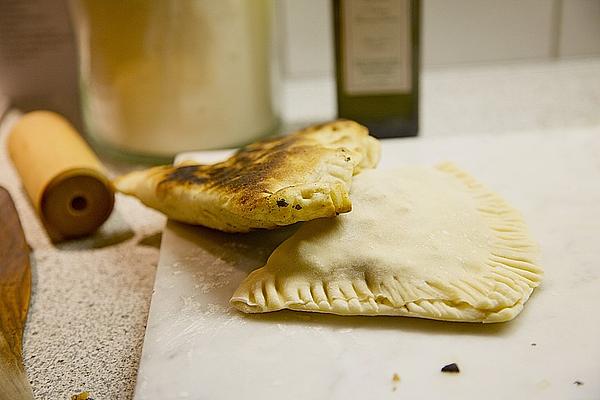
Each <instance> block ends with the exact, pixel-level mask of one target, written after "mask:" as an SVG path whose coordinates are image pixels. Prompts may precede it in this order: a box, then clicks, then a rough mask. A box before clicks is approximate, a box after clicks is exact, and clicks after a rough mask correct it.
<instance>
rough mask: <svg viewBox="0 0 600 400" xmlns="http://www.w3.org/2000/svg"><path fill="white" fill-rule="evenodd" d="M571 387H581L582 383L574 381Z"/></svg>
mask: <svg viewBox="0 0 600 400" xmlns="http://www.w3.org/2000/svg"><path fill="white" fill-rule="evenodd" d="M573 385H576V386H581V385H583V382H582V381H575V382H573Z"/></svg>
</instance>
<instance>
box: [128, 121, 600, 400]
mask: <svg viewBox="0 0 600 400" xmlns="http://www.w3.org/2000/svg"><path fill="white" fill-rule="evenodd" d="M207 156H211V154H207V153H193V154H186V155H183V156H182V157H181V158H180V159H198V160H206V157H207ZM444 160H451V161H454V162H455V163H456V164H457V165H458V166H460V167H462V168H464V169H466V170H467V171H469V172H471V173H472V174H473V175H474V176H475V177H476V178H478V179H479V180H480V181H481V182H484V183H485V184H486V185H487V186H488V187H490V188H492V189H494V190H495V191H497V192H498V193H500V194H501V195H502V196H503V197H505V198H506V199H507V200H508V201H510V203H512V204H513V205H514V206H516V207H517V208H518V209H520V210H521V211H522V213H523V215H524V216H525V219H526V221H527V222H528V223H529V225H530V228H531V231H532V233H533V235H534V237H535V238H536V239H537V241H538V242H539V244H540V246H541V251H542V258H541V262H542V264H543V266H544V267H545V269H546V276H545V279H544V282H543V284H542V286H541V287H540V288H538V289H537V290H536V291H535V292H534V294H533V296H532V297H531V299H530V300H529V302H528V303H527V304H526V306H525V309H524V311H523V313H522V314H521V315H520V316H519V317H517V318H516V319H515V320H513V321H511V322H508V323H503V324H491V325H483V324H461V323H445V322H437V321H427V320H420V319H412V318H400V317H340V316H329V315H320V314H308V313H300V312H277V313H272V314H268V315H251V316H246V315H243V314H241V313H239V312H237V311H235V310H234V309H231V308H230V307H229V305H228V300H229V298H230V296H231V294H232V293H233V291H234V290H235V288H236V287H237V285H238V283H239V282H240V281H241V280H242V279H243V278H244V277H245V276H246V275H247V274H248V272H249V271H251V270H252V269H254V268H256V267H259V266H261V265H262V263H263V262H264V261H265V260H266V258H267V257H268V255H269V253H270V251H271V250H272V249H273V248H274V247H275V245H276V244H277V243H278V241H281V240H282V239H283V238H284V237H285V235H286V234H288V233H289V232H287V231H286V230H283V231H275V232H256V233H252V234H246V235H241V234H240V235H232V234H224V233H219V232H215V231H211V230H209V229H204V228H200V227H191V226H186V225H183V224H179V223H175V222H168V224H167V226H166V228H165V231H164V234H163V241H162V248H161V256H160V261H159V265H158V270H157V274H156V283H155V291H154V295H153V298H152V305H151V309H150V316H149V320H148V327H147V332H146V338H145V343H144V349H143V354H142V359H141V364H140V369H139V376H138V383H137V388H136V397H135V398H136V399H138V400H150V399H151V400H169V399H238V398H244V399H258V398H260V399H263V400H267V399H360V398H366V399H435V398H443V399H445V400H448V399H461V400H467V399H479V398H486V399H507V398H512V399H545V400H546V399H592V398H600V127H599V128H598V129H588V130H580V131H572V132H538V133H536V132H531V133H521V134H508V135H503V136H500V137H492V136H464V137H454V138H446V139H425V138H422V139H399V140H387V141H384V143H383V156H382V162H381V164H380V167H379V168H389V167H393V166H395V165H401V164H414V163H416V164H426V165H433V164H435V163H437V162H441V161H444ZM452 362H456V363H457V364H458V365H459V367H460V371H461V372H460V373H459V374H443V373H441V372H440V368H441V367H442V366H444V365H445V364H448V363H452ZM394 374H397V375H398V376H399V378H400V381H399V382H395V381H394V380H393V379H392V378H393V376H394ZM576 381H577V382H579V383H580V384H577V383H576Z"/></svg>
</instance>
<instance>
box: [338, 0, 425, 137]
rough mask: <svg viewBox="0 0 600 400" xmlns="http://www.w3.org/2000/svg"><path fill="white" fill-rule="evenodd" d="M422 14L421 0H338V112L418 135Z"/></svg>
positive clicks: (393, 133) (379, 129)
mask: <svg viewBox="0 0 600 400" xmlns="http://www.w3.org/2000/svg"><path fill="white" fill-rule="evenodd" d="M419 15H420V1H419V0H333V18H334V32H335V65H336V71H335V75H336V84H337V99H338V102H337V103H338V117H340V118H348V119H353V120H355V121H358V122H360V123H362V124H364V125H366V126H367V127H368V128H369V130H370V131H371V134H373V135H374V136H377V137H380V138H384V137H400V136H416V135H417V133H418V130H419V66H420V51H419V47H420V46H419V42H420V17H419Z"/></svg>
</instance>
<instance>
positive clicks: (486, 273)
mask: <svg viewBox="0 0 600 400" xmlns="http://www.w3.org/2000/svg"><path fill="white" fill-rule="evenodd" d="M351 198H352V202H353V209H352V211H351V212H350V213H348V214H344V215H340V216H339V217H337V218H328V219H320V220H315V221H311V222H307V223H305V224H304V225H303V226H302V227H301V228H300V229H299V230H298V231H297V232H296V233H295V234H294V235H293V236H291V237H290V238H289V239H288V240H286V241H285V242H283V243H282V244H281V245H280V246H279V247H278V248H277V249H276V250H275V251H274V252H273V254H272V255H271V257H270V258H269V260H268V261H267V264H266V265H265V266H264V267H262V268H260V269H258V270H256V271H254V272H252V273H251V274H250V275H249V276H248V277H247V278H246V280H245V281H244V282H243V283H242V284H241V285H240V287H239V288H238V289H237V291H236V292H235V294H234V295H233V297H232V299H231V303H232V304H233V306H235V307H236V308H238V309H239V310H241V311H244V312H248V313H258V312H268V311H276V310H281V309H284V308H287V309H292V310H302V311H316V312H324V313H334V314H341V315H404V316H411V317H422V318H431V319H438V320H447V321H469V322H502V321H508V320H510V319H512V318H514V317H515V316H516V315H517V314H519V312H520V311H521V310H522V308H523V304H524V303H525V302H526V301H527V299H528V298H529V296H530V294H531V293H532V291H533V288H535V287H536V286H538V285H539V283H540V280H541V277H542V269H541V268H540V267H539V266H538V265H537V264H536V254H537V252H536V246H535V245H534V244H533V243H532V241H531V239H530V237H529V234H528V232H527V229H526V226H525V224H524V222H523V220H522V218H521V216H520V215H519V213H518V212H516V211H515V210H514V209H513V208H512V207H510V206H509V205H507V204H506V203H505V202H504V201H503V200H502V199H501V198H500V197H498V196H497V195H496V194H494V193H492V192H490V191H489V190H487V189H486V188H484V187H483V186H482V185H480V184H479V183H477V182H476V181H475V180H474V179H473V178H471V177H470V176H469V175H467V174H466V173H464V172H462V171H460V170H459V169H457V168H456V167H454V166H453V165H451V164H445V165H442V166H440V167H438V168H426V167H404V168H400V169H393V170H370V171H365V172H363V173H362V174H360V175H359V176H357V177H356V178H355V179H354V183H353V186H352V192H351Z"/></svg>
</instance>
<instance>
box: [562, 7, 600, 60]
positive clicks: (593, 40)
mask: <svg viewBox="0 0 600 400" xmlns="http://www.w3.org/2000/svg"><path fill="white" fill-rule="evenodd" d="M561 3H562V8H561V25H560V28H559V29H560V39H559V45H558V49H559V55H560V56H562V57H572V56H587V55H600V0H562V1H561Z"/></svg>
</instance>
